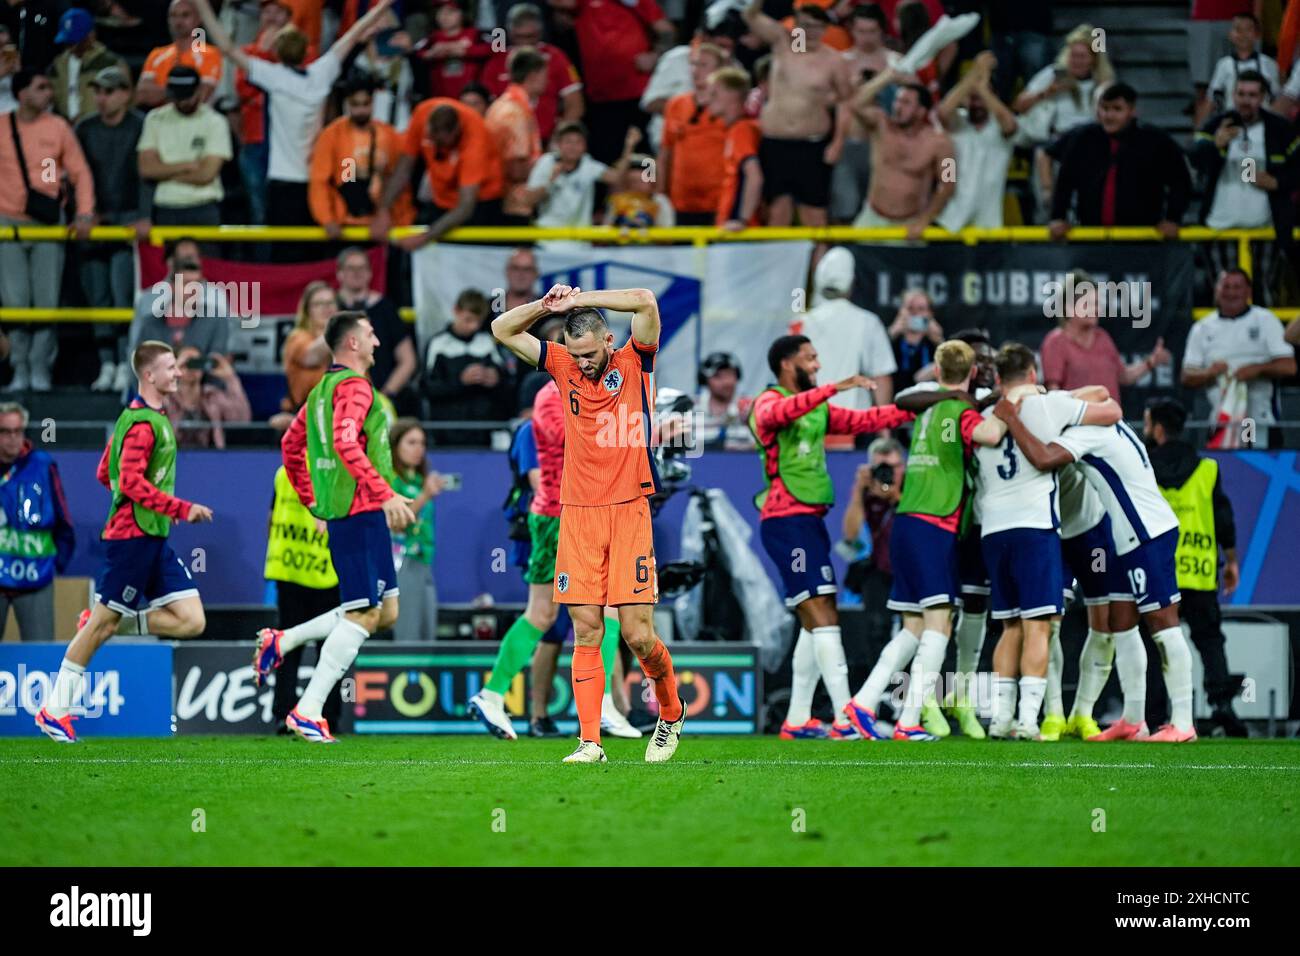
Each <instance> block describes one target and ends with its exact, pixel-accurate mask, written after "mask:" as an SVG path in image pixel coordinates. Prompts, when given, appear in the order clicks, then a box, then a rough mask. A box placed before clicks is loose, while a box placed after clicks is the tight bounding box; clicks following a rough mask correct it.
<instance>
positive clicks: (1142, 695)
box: [1115, 627, 1147, 724]
mask: <svg viewBox="0 0 1300 956" xmlns="http://www.w3.org/2000/svg"><path fill="white" fill-rule="evenodd" d="M1115 667H1116V668H1117V669H1118V670H1119V686H1120V690H1122V691H1123V692H1124V720H1125V722H1126V723H1130V724H1140V723H1142V722H1143V721H1144V720H1146V710H1147V649H1146V647H1144V646H1143V644H1142V634H1141V632H1140V631H1138V629H1137V628H1136V627H1131V628H1129V629H1128V630H1127V631H1120V632H1119V633H1118V634H1116V635H1115Z"/></svg>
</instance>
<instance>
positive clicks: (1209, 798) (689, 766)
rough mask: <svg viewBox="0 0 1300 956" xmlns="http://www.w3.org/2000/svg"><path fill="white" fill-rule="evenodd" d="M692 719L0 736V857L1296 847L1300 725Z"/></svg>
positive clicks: (632, 856) (1178, 857)
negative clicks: (1038, 726) (398, 732)
mask: <svg viewBox="0 0 1300 956" xmlns="http://www.w3.org/2000/svg"><path fill="white" fill-rule="evenodd" d="M689 729H690V727H689V724H688V725H687V731H688V735H687V736H686V737H684V738H683V741H682V745H681V748H680V749H679V750H678V752H677V756H676V757H674V758H673V760H672V761H671V762H670V763H668V764H666V765H659V766H652V765H648V764H646V763H645V762H644V759H643V753H644V749H645V745H644V743H641V742H637V741H623V740H610V741H607V742H606V749H607V751H608V753H609V757H610V761H609V763H607V764H604V765H599V766H566V765H561V764H560V763H559V762H558V761H559V759H560V758H561V757H563V756H564V755H565V754H566V753H568V751H569V750H570V749H571V747H572V743H571V741H567V740H547V741H538V740H520V741H517V742H514V743H509V742H503V741H497V740H492V739H489V738H486V737H483V738H478V737H473V738H459V737H367V738H358V737H348V738H345V739H344V740H343V742H342V743H340V744H339V745H337V746H332V747H318V746H311V745H308V744H305V743H301V742H299V741H296V740H289V739H286V738H244V737H204V738H178V739H174V740H106V739H94V738H87V739H86V740H84V741H83V742H82V743H81V744H79V745H77V746H75V747H67V746H59V745H55V744H51V743H49V742H47V741H44V740H7V741H4V742H2V743H0V834H3V835H4V836H3V839H0V864H3V865H60V866H84V865H114V866H117V865H129V866H137V865H186V866H191V865H197V866H204V865H266V864H276V865H305V866H328V865H339V866H346V865H389V864H395V865H448V864H452V865H481V864H486V865H568V864H580V865H581V864H585V865H620V864H625V865H691V866H701V865H711V864H732V865H747V864H757V865H767V864H795V865H798V864H832V865H840V864H845V865H896V864H904V865H908V864H910V865H949V864H965V865H999V864H1011V865H1015V864H1037V865H1173V864H1179V865H1204V866H1216V865H1244V864H1272V865H1291V866H1294V865H1296V864H1300V819H1298V818H1300V741H1217V740H1215V741H1202V742H1200V743H1197V744H1194V745H1191V746H1160V745H1143V744H1121V745H1095V744H1082V743H1077V742H1076V743H1061V744H1017V743H998V744H995V743H988V742H983V743H981V742H975V741H967V740H960V739H954V740H950V741H947V742H944V743H939V744H903V743H891V742H878V743H874V742H873V743H867V742H861V743H843V744H838V743H829V742H782V741H779V740H777V739H775V738H771V737H767V738H762V737H731V738H726V737H691V736H689ZM197 811H201V814H202V816H201V817H200V816H199V815H198V814H197ZM199 822H202V823H203V825H204V827H203V829H202V830H201V831H200V830H199V827H198V824H199Z"/></svg>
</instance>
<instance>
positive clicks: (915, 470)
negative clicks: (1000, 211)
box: [845, 340, 1005, 741]
mask: <svg viewBox="0 0 1300 956" xmlns="http://www.w3.org/2000/svg"><path fill="white" fill-rule="evenodd" d="M934 361H935V365H936V366H937V367H938V369H939V385H940V389H939V391H938V392H924V393H918V394H915V395H912V396H909V397H908V399H907V401H910V402H911V403H913V408H914V409H921V408H924V409H925V410H924V411H923V412H921V413H920V414H919V415H918V417H917V419H916V425H915V426H914V428H913V429H912V443H911V448H910V450H909V452H908V457H907V478H906V479H905V480H904V482H903V496H902V498H901V499H900V500H899V503H898V509H897V511H896V516H895V518H894V527H893V530H892V531H891V533H890V538H889V555H890V562H891V563H892V564H893V566H894V583H893V588H892V589H891V591H890V595H889V602H888V606H889V608H890V609H891V610H894V611H899V612H900V613H901V614H902V616H903V627H902V629H900V630H899V632H898V633H897V634H895V635H894V637H893V639H892V640H890V642H889V643H888V644H886V645H885V649H884V650H883V651H881V652H880V658H879V660H877V662H876V666H875V667H874V668H872V671H871V674H870V675H869V676H868V677H867V680H866V682H865V683H864V684H863V685H862V687H861V688H860V689H859V690H858V692H857V694H855V695H854V697H853V699H852V700H851V701H849V703H848V704H847V705H846V706H845V713H846V714H847V715H848V717H849V720H850V721H851V722H852V723H853V726H854V727H856V728H857V729H858V732H859V733H860V734H862V735H863V736H864V737H871V738H873V739H877V740H879V739H882V738H883V737H884V736H885V733H884V731H883V729H882V728H880V727H879V726H877V721H876V712H875V710H874V708H875V707H876V706H877V705H878V703H879V701H880V698H881V696H882V695H883V694H884V692H885V689H886V687H887V686H888V685H889V682H890V681H891V679H892V678H893V675H895V674H897V673H899V672H901V671H902V670H903V669H904V668H906V667H907V666H908V664H909V663H911V665H912V676H911V680H910V683H909V687H908V693H907V698H906V703H905V705H904V707H903V713H902V716H901V717H900V719H899V722H898V725H897V726H896V727H895V728H894V734H893V736H894V739H895V740H917V741H933V740H938V739H939V738H938V736H937V735H935V734H932V733H930V732H929V731H927V730H925V729H924V728H923V727H921V726H920V724H919V720H920V716H921V707H922V703H923V702H924V701H925V700H927V699H929V698H930V697H932V696H933V695H934V686H935V682H936V680H937V679H938V677H939V669H940V668H941V667H942V666H943V658H944V653H945V651H946V650H947V648H948V637H949V635H950V634H951V633H952V611H953V608H954V607H955V606H956V604H957V603H958V600H959V597H960V588H961V584H960V580H959V572H958V566H957V533H958V530H959V528H960V527H961V523H962V517H963V513H964V511H965V505H966V498H967V494H966V493H967V468H968V465H969V463H970V460H971V456H972V454H973V452H974V448H975V445H976V444H980V445H996V444H997V443H998V442H999V441H1001V439H1002V436H1003V434H1004V432H1005V429H1004V428H1003V427H1002V426H1001V424H1000V423H998V422H994V421H986V420H985V419H984V418H983V417H982V416H981V415H980V413H979V412H977V411H975V409H974V408H972V407H971V404H970V396H969V395H967V394H965V393H966V390H967V389H968V388H969V386H970V383H971V379H972V378H973V376H974V374H975V352H974V350H973V349H972V348H971V347H970V346H969V345H967V344H966V343H965V342H958V341H953V340H949V341H947V342H944V343H943V344H942V345H940V346H939V348H938V349H937V350H936V351H935V357H934ZM954 392H960V393H961V394H959V395H958V394H952V393H954ZM900 400H901V396H900ZM927 406H928V407H927ZM900 407H906V406H905V405H900Z"/></svg>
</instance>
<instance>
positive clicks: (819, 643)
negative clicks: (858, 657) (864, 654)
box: [812, 624, 849, 723]
mask: <svg viewBox="0 0 1300 956" xmlns="http://www.w3.org/2000/svg"><path fill="white" fill-rule="evenodd" d="M812 637H813V653H814V654H816V655H817V669H818V670H820V671H821V674H822V681H823V682H824V683H825V684H826V693H828V694H830V696H831V707H833V708H834V710H833V711H832V713H834V714H835V717H834V720H835V721H836V723H840V722H842V721H844V720H845V719H846V718H845V717H844V714H843V713H842V711H843V710H844V705H845V704H847V703H848V702H849V662H848V661H846V660H845V659H844V641H843V639H842V638H841V637H840V626H839V625H838V624H829V625H827V626H826V627H815V628H813V632H812Z"/></svg>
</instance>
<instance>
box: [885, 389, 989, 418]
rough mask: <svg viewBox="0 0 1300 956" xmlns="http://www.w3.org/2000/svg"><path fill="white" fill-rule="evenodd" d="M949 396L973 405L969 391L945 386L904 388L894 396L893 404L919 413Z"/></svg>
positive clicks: (944, 400) (946, 399) (914, 413)
mask: <svg viewBox="0 0 1300 956" xmlns="http://www.w3.org/2000/svg"><path fill="white" fill-rule="evenodd" d="M951 398H955V399H958V400H959V401H963V402H966V403H967V404H969V405H970V406H971V407H974V405H975V400H974V399H973V398H971V397H970V394H969V393H967V392H964V391H961V390H959V389H947V388H931V389H916V388H908V389H904V390H903V391H901V392H899V393H898V394H897V395H895V396H894V404H895V405H897V406H898V408H900V409H901V410H902V411H905V412H911V413H912V414H913V415H920V414H921V413H922V412H923V411H925V410H926V409H927V408H929V407H930V406H931V405H938V404H939V403H940V402H946V401H948V400H949V399H951Z"/></svg>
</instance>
